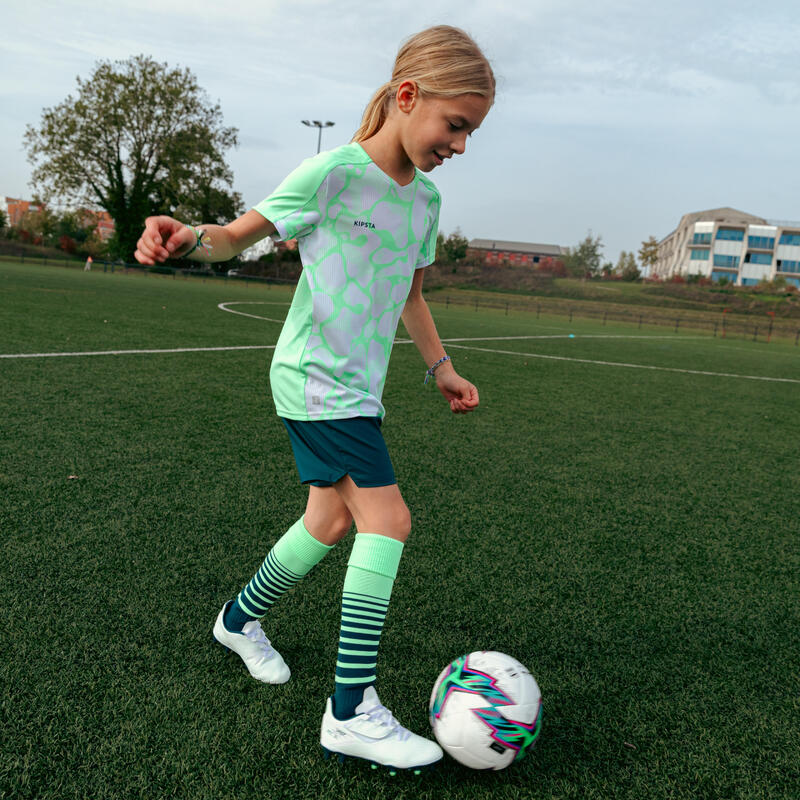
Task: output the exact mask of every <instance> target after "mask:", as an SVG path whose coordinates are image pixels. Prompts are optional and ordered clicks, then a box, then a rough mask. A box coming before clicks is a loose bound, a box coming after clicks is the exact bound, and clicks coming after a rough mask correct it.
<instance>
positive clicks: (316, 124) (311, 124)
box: [300, 119, 336, 153]
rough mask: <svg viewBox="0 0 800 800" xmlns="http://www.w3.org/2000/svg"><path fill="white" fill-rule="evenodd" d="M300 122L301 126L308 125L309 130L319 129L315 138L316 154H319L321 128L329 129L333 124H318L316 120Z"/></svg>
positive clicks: (302, 120)
mask: <svg viewBox="0 0 800 800" xmlns="http://www.w3.org/2000/svg"><path fill="white" fill-rule="evenodd" d="M300 122H302V123H303V125H308V127H309V128H319V136H317V153H319V150H320V147H321V146H322V129H323V128H330V127H332V126H333V125H335V124H336V123H335V122H320V121H319V120H318V119H312V120H308V119H301V120H300Z"/></svg>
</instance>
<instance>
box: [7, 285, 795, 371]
mask: <svg viewBox="0 0 800 800" xmlns="http://www.w3.org/2000/svg"><path fill="white" fill-rule="evenodd" d="M233 305H276V306H277V305H280V306H286V305H289V304H288V303H278V302H266V301H261V300H239V301H231V302H227V303H219V305H218V306H217V308H219V309H221V310H222V311H227V312H228V313H230V314H239V315H241V316H243V317H251V318H252V319H262V320H265V321H266V322H278V323H282V322H283V320H279V319H270V318H269V317H261V316H257V315H255V314H246V313H245V312H243V311H234V310H233V309H230V308H228V306H233ZM568 338H575V339H670V340H673V341H674V340H676V339H677V340H681V341H685V340H687V339H701V338H704V337H701V336H678V335H676V334H672V335H665V336H661V335H657V336H647V335H645V336H641V335H632V336H625V335H618V334H608V335H606V334H587V335H581V334H576V335H574V336H572V335H571V334H557V335H526V336H476V337H472V338H466V337H464V338H453V339H442V341H443V342H444V343H446V344H448V345H449V346H450V347H453V348H456V349H460V350H472V351H474V352H478V353H493V354H496V355H507V356H517V357H522V358H541V359H547V360H549V361H568V362H572V363H576V364H593V365H596V366H603V367H621V368H624V369H648V370H654V371H656V372H677V373H680V374H684V375H705V376H708V377H712V378H739V379H740V380H749V381H767V382H771V383H800V379H796V378H770V377H765V376H763V375H740V374H736V373H732V372H710V371H706V370H698V369H681V368H679V367H658V366H654V365H651V364H628V363H625V362H619V361H598V360H594V359H589V358H573V357H571V356H553V355H545V354H544V353H523V352H518V351H516V350H496V349H492V348H488V347H475V346H469V345H465V344H458V342H496V341H524V340H532V339H568ZM395 344H413V342H412V340H411V339H397V340H396V341H395ZM274 349H275V345H274V344H271V345H260V344H254V345H241V346H234V347H174V348H168V349H163V350H95V351H88V352H73V353H8V354H3V353H0V358H63V357H79V356H120V355H150V354H159V353H207V352H220V351H227V350H274Z"/></svg>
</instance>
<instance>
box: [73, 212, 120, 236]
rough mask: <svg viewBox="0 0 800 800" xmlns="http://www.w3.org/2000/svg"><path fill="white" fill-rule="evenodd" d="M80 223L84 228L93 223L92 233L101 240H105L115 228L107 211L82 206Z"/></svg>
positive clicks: (112, 233)
mask: <svg viewBox="0 0 800 800" xmlns="http://www.w3.org/2000/svg"><path fill="white" fill-rule="evenodd" d="M79 213H80V215H81V223H82V225H83V226H84V227H85V228H88V227H89V226H91V225H92V223H94V231H93V232H94V233H95V234H96V235H97V238H98V239H100V241H101V242H107V241H108V240H109V239H110V238H111V237H112V236H113V235H114V231H115V230H116V226H115V225H114V220H113V219H112V217H111V214H109V213H108V211H93V210H92V209H89V208H82V209H81V210H80V212H79Z"/></svg>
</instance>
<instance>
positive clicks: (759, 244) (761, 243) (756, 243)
mask: <svg viewBox="0 0 800 800" xmlns="http://www.w3.org/2000/svg"><path fill="white" fill-rule="evenodd" d="M747 246H748V247H753V248H755V249H756V250H774V249H775V237H774V236H748V237H747Z"/></svg>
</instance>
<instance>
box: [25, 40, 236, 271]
mask: <svg viewBox="0 0 800 800" xmlns="http://www.w3.org/2000/svg"><path fill="white" fill-rule="evenodd" d="M77 83H78V92H77V97H75V98H73V97H72V96H71V95H68V96H67V98H66V100H64V101H63V102H62V103H60V104H59V105H57V106H54V107H53V108H45V109H44V110H43V111H42V119H41V123H40V125H39V127H38V128H36V127H34V126H32V125H29V126H28V127H27V129H26V133H25V147H26V149H27V151H28V160H29V161H30V162H31V163H32V164H33V165H34V172H33V183H34V186H35V187H37V189H38V190H39V191H40V193H42V194H43V195H44V196H45V197H51V196H57V197H61V198H64V199H66V200H69V201H71V202H72V204H73V205H96V206H99V207H100V208H103V209H105V210H106V211H108V213H109V214H110V215H111V217H112V218H113V219H114V223H115V226H116V233H115V237H114V239H113V240H112V242H111V243H110V247H111V251H112V254H113V255H115V256H117V257H121V258H130V257H132V254H133V251H134V250H135V248H136V241H137V240H138V238H139V236H140V234H141V231H142V228H143V227H144V219H145V217H147V216H149V215H151V214H175V213H176V212H179V213H181V214H184V215H186V216H190V217H192V218H193V219H194V221H201V220H202V221H203V222H227V221H229V220H230V219H232V218H233V217H235V216H236V215H237V214H238V212H239V208H240V206H241V199H240V198H239V196H238V195H237V194H235V193H234V194H230V193H228V191H227V189H226V187H227V186H230V185H231V183H232V181H233V175H232V173H231V170H230V168H229V167H228V165H227V164H226V163H225V160H224V153H225V151H226V150H228V149H229V148H231V147H234V146H235V145H236V144H237V139H236V135H237V130H236V128H226V127H224V126H223V124H222V112H221V110H220V107H219V104H216V105H214V104H213V103H211V102H210V100H209V98H208V95H207V94H206V92H205V91H204V90H203V89H201V88H200V87H199V86H198V84H197V80H196V78H195V77H194V75H193V74H192V73H191V72H190V71H189V70H188V69H178V68H175V69H171V68H169V66H168V65H167V64H159V63H157V62H156V61H154V60H153V59H152V58H150V57H148V56H144V55H139V56H134V57H132V58H129V59H128V60H126V61H115V62H110V61H100V62H98V64H97V66H96V68H95V71H94V72H93V73H92V75H91V76H90V77H89V78H88V80H82V79H81V78H80V77H79V78H78V79H77Z"/></svg>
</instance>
